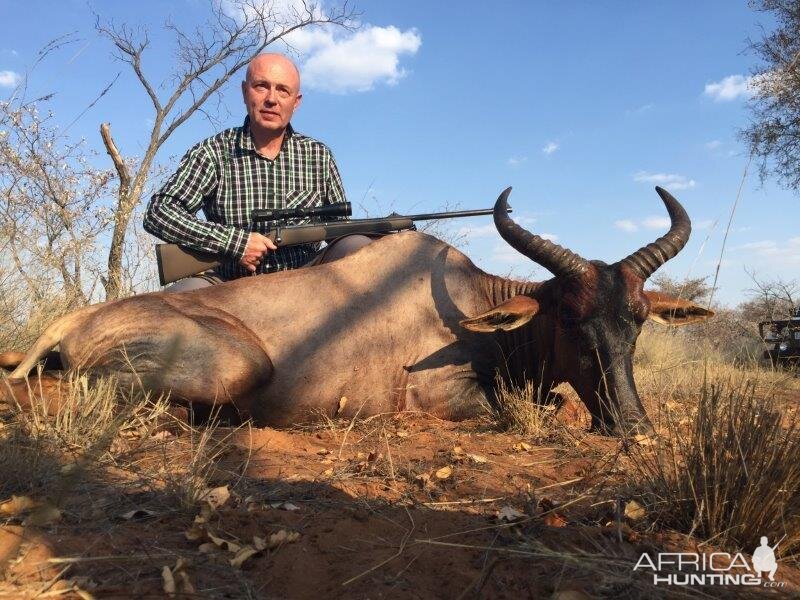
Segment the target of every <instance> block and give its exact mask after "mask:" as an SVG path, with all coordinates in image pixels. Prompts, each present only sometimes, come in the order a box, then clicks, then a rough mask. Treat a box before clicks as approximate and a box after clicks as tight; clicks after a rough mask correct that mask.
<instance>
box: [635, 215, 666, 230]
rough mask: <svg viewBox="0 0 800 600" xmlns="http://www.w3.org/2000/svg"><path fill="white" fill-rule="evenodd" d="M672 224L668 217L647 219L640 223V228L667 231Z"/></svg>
mask: <svg viewBox="0 0 800 600" xmlns="http://www.w3.org/2000/svg"><path fill="white" fill-rule="evenodd" d="M671 224H672V221H670V219H669V217H661V216H659V217H647V218H646V219H644V220H643V221H642V226H643V227H646V228H647V229H669V226H670V225H671Z"/></svg>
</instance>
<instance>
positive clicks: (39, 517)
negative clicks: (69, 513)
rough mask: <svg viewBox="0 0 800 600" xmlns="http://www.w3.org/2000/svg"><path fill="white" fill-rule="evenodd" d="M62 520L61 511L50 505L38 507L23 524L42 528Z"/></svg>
mask: <svg viewBox="0 0 800 600" xmlns="http://www.w3.org/2000/svg"><path fill="white" fill-rule="evenodd" d="M60 520H61V509H59V508H58V507H57V506H53V505H52V504H49V503H48V504H42V505H41V506H39V507H37V508H36V509H35V510H34V511H33V512H32V513H31V514H30V515H29V516H28V518H27V519H25V520H24V521H23V522H22V524H23V525H33V526H34V527H42V526H43V525H49V524H50V523H55V522H56V521H60Z"/></svg>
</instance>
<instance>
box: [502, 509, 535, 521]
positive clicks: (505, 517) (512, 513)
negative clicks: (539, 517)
mask: <svg viewBox="0 0 800 600" xmlns="http://www.w3.org/2000/svg"><path fill="white" fill-rule="evenodd" d="M527 516H528V515H526V514H525V513H524V512H521V511H519V510H517V509H516V508H514V507H512V506H504V507H503V508H501V509H500V511H499V512H498V513H497V518H498V519H499V520H500V521H506V522H507V523H513V522H514V521H519V520H520V519H524V518H526V517H527Z"/></svg>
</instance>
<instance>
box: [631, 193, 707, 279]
mask: <svg viewBox="0 0 800 600" xmlns="http://www.w3.org/2000/svg"><path fill="white" fill-rule="evenodd" d="M656 192H658V195H659V196H661V199H662V200H663V201H664V205H665V206H666V207H667V212H669V218H670V220H671V221H672V225H670V228H669V231H668V232H667V233H666V234H664V235H662V236H661V237H660V238H658V239H657V240H656V241H655V242H653V243H652V244H647V246H644V247H643V248H639V249H638V250H637V251H636V252H634V253H633V254H631V255H630V256H629V257H627V258H624V259H623V260H621V261H620V262H624V263H626V264H627V265H628V266H629V267H631V268H632V269H633V270H634V271H636V274H637V275H639V277H641V278H642V279H647V278H648V277H650V275H652V274H653V273H655V272H656V269H658V268H659V267H660V266H661V265H663V264H664V263H665V262H667V261H668V260H669V259H670V258H673V257H674V256H675V255H676V254H678V252H680V251H681V249H682V248H683V247H684V246H685V245H686V242H688V241H689V234H690V233H691V232H692V222H691V221H690V220H689V215H687V214H686V211H685V210H684V209H683V206H681V203H680V202H678V201H677V200H675V198H673V196H672V194H670V193H669V192H668V191H667V190H665V189H664V188H660V187H658V186H656Z"/></svg>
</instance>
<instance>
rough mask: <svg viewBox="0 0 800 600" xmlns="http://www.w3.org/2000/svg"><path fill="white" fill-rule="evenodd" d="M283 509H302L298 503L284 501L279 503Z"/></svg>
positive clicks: (292, 510)
mask: <svg viewBox="0 0 800 600" xmlns="http://www.w3.org/2000/svg"><path fill="white" fill-rule="evenodd" d="M278 508H280V509H281V510H288V511H289V512H294V511H296V510H300V507H299V506H297V505H296V504H292V503H291V502H283V503H281V504H280V505H279V507H278Z"/></svg>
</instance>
